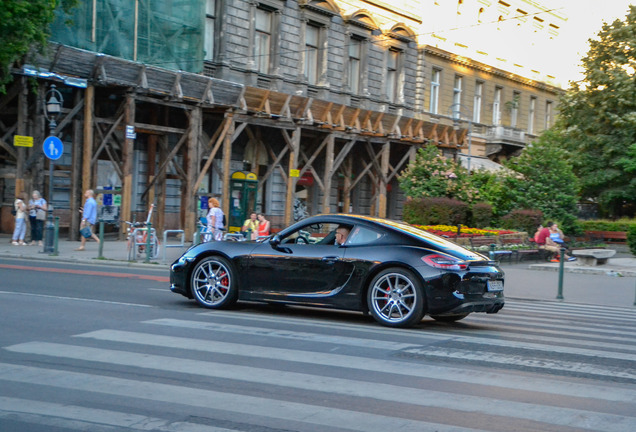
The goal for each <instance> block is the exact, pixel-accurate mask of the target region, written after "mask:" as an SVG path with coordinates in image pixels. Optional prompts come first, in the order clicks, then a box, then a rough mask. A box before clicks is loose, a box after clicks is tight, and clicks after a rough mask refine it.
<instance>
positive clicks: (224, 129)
mask: <svg viewBox="0 0 636 432" xmlns="http://www.w3.org/2000/svg"><path fill="white" fill-rule="evenodd" d="M232 122H233V120H232V115H231V114H228V117H226V118H225V120H224V121H223V123H221V126H220V127H219V128H217V130H216V131H215V132H214V135H213V138H214V137H215V136H216V137H217V138H216V144H215V145H214V147H213V148H212V151H211V152H210V155H209V156H208V160H207V161H205V165H203V168H202V169H201V172H200V173H199V177H197V179H196V181H195V182H194V186H193V187H194V189H192V190H191V193H193V194H196V193H197V191H198V190H199V185H200V184H201V182H202V181H203V178H204V177H205V174H206V173H207V172H208V169H209V168H210V165H211V164H212V161H213V160H214V157H215V156H216V152H217V151H218V150H219V147H221V144H222V143H223V141H224V140H225V136H226V135H227V133H228V130H229V129H230V124H231V123H232ZM217 132H218V133H217ZM211 142H212V141H210V143H211Z"/></svg>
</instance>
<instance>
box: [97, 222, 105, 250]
mask: <svg viewBox="0 0 636 432" xmlns="http://www.w3.org/2000/svg"><path fill="white" fill-rule="evenodd" d="M97 250H98V255H97V259H104V221H103V220H101V219H100V220H99V246H98V247H97Z"/></svg>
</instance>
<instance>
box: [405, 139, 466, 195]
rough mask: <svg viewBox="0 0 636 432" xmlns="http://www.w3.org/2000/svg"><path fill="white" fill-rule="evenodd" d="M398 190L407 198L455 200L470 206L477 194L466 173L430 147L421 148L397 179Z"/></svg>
mask: <svg viewBox="0 0 636 432" xmlns="http://www.w3.org/2000/svg"><path fill="white" fill-rule="evenodd" d="M398 180H399V182H400V188H401V189H402V191H404V193H405V195H406V196H407V197H409V198H413V199H419V198H427V197H430V198H432V197H446V198H456V199H458V200H460V201H464V202H466V203H471V202H472V201H473V200H475V199H477V198H478V193H477V190H476V189H475V188H473V187H472V185H471V183H470V181H469V175H468V171H466V170H465V169H464V168H462V167H461V166H460V165H458V164H457V163H455V162H454V161H453V160H451V159H448V158H445V157H444V156H442V155H441V154H440V152H439V149H438V148H437V147H435V146H433V145H429V146H427V147H425V148H421V149H419V150H418V152H417V156H416V157H415V161H414V162H412V163H411V164H410V165H409V166H408V167H407V168H406V169H405V170H404V171H402V173H401V174H400V175H399V176H398Z"/></svg>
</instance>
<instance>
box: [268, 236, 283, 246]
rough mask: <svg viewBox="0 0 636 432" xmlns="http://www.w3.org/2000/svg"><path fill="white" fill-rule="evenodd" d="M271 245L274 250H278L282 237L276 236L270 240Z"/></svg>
mask: <svg viewBox="0 0 636 432" xmlns="http://www.w3.org/2000/svg"><path fill="white" fill-rule="evenodd" d="M269 245H270V246H271V247H272V248H274V249H278V247H279V246H280V235H278V234H274V235H273V236H271V237H270V238H269Z"/></svg>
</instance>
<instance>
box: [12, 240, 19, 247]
mask: <svg viewBox="0 0 636 432" xmlns="http://www.w3.org/2000/svg"><path fill="white" fill-rule="evenodd" d="M11 244H12V245H13V246H17V245H19V244H20V243H18V242H17V241H14V242H12V243H11Z"/></svg>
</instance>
